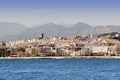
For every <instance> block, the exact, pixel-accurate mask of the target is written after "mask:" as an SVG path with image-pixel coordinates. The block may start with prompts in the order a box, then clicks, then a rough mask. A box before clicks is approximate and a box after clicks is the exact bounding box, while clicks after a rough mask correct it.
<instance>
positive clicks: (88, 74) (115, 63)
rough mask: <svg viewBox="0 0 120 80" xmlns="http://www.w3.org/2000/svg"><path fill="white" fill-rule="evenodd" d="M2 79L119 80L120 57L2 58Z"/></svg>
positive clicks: (0, 75) (0, 64) (0, 63)
mask: <svg viewBox="0 0 120 80" xmlns="http://www.w3.org/2000/svg"><path fill="white" fill-rule="evenodd" d="M0 80H120V59H7V60H0Z"/></svg>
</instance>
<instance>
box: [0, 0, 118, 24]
mask: <svg viewBox="0 0 120 80" xmlns="http://www.w3.org/2000/svg"><path fill="white" fill-rule="evenodd" d="M0 22H16V23H20V24H23V25H25V26H32V25H35V24H44V23H50V22H54V23H56V24H63V23H66V24H75V23H77V22H84V23H87V24H90V25H92V26H98V25H120V0H0Z"/></svg>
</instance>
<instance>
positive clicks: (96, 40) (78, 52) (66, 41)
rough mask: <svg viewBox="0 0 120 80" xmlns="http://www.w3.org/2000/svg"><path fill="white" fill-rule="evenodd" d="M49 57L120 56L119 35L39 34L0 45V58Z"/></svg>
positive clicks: (113, 33)
mask: <svg viewBox="0 0 120 80" xmlns="http://www.w3.org/2000/svg"><path fill="white" fill-rule="evenodd" d="M50 56H52V57H57V56H59V57H61V56H70V57H75V56H78V57H79V56H120V34H119V33H117V32H112V33H104V34H100V35H97V36H96V35H86V36H75V37H51V38H47V37H45V36H44V33H41V36H40V37H38V38H34V39H29V40H15V41H7V42H4V41H3V42H1V45H0V57H50Z"/></svg>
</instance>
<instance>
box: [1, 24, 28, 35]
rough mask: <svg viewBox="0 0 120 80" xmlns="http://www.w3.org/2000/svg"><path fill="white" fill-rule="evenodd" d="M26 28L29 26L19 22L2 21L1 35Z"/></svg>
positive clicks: (11, 33) (14, 32)
mask: <svg viewBox="0 0 120 80" xmlns="http://www.w3.org/2000/svg"><path fill="white" fill-rule="evenodd" d="M25 29H27V27H25V26H24V25H21V24H18V23H8V22H0V37H4V36H7V35H13V34H16V33H18V32H21V31H23V30H25Z"/></svg>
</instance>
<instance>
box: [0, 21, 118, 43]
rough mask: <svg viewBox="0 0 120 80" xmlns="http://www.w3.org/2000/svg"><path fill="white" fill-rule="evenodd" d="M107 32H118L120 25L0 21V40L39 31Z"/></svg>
mask: <svg viewBox="0 0 120 80" xmlns="http://www.w3.org/2000/svg"><path fill="white" fill-rule="evenodd" d="M108 32H120V26H114V25H107V26H91V25H89V24H86V23H82V22H79V23H76V24H74V25H69V26H67V27H66V26H64V25H62V24H55V23H46V24H43V25H37V26H33V27H27V26H24V25H22V24H18V23H8V22H0V41H8V40H18V39H31V38H36V37H40V36H41V33H44V34H45V36H46V37H54V36H66V37H68V36H76V35H88V34H101V33H108Z"/></svg>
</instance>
